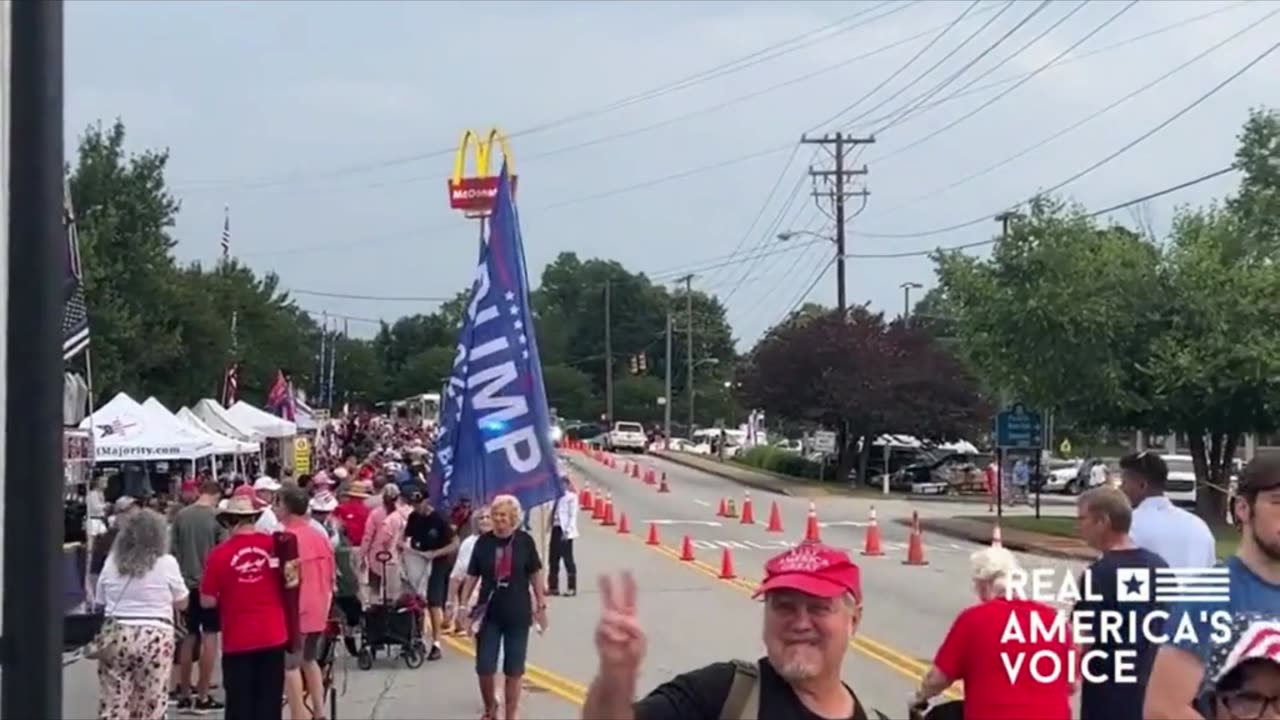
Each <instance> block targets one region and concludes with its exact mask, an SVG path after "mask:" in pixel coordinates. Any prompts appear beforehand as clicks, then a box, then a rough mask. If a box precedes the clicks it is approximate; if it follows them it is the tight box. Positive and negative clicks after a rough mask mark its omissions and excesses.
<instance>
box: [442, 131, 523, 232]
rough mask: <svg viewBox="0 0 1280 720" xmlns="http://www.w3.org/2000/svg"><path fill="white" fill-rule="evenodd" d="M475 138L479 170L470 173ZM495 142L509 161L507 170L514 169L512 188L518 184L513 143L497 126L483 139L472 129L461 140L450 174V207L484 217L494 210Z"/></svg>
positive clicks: (495, 182) (495, 178)
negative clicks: (492, 156)
mask: <svg viewBox="0 0 1280 720" xmlns="http://www.w3.org/2000/svg"><path fill="white" fill-rule="evenodd" d="M472 141H474V142H475V147H476V167H475V174H474V175H471V176H468V175H467V174H466V166H467V148H468V147H469V146H470V145H471V144H472ZM494 145H497V146H498V147H499V149H501V150H502V156H503V158H504V159H505V160H506V161H507V171H508V172H510V173H511V190H512V191H513V192H514V191H515V188H516V175H515V163H514V161H513V160H512V159H511V146H510V145H508V144H507V137H506V136H505V135H503V134H502V132H501V131H500V130H498V129H497V128H493V129H491V130H489V136H488V137H487V138H485V139H483V140H482V139H481V138H480V135H479V134H478V133H476V132H474V131H472V130H468V131H466V132H464V133H463V134H462V141H461V142H460V143H458V154H457V155H456V156H454V159H453V176H452V177H450V178H449V207H451V208H453V209H454V210H461V211H463V212H464V213H466V214H467V215H468V216H469V217H481V216H484V215H488V214H489V213H490V212H492V211H493V202H494V198H496V197H497V195H498V177H497V176H496V175H491V174H490V168H489V156H490V154H491V153H492V152H493V148H494Z"/></svg>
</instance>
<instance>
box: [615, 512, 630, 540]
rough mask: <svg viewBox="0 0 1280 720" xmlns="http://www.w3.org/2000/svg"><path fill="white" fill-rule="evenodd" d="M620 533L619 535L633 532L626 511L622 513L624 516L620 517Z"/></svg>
mask: <svg viewBox="0 0 1280 720" xmlns="http://www.w3.org/2000/svg"><path fill="white" fill-rule="evenodd" d="M618 534H619V535H630V534H631V523H630V522H627V514H626V513H622V517H621V518H619V519H618Z"/></svg>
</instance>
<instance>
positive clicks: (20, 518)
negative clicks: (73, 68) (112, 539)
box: [0, 0, 97, 718]
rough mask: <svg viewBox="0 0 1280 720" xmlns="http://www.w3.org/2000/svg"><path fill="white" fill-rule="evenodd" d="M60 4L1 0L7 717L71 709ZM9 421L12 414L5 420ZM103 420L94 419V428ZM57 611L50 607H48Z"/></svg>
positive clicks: (1, 706) (0, 347)
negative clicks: (66, 619) (66, 670)
mask: <svg viewBox="0 0 1280 720" xmlns="http://www.w3.org/2000/svg"><path fill="white" fill-rule="evenodd" d="M63 7H64V4H63V3H60V2H8V0H5V1H4V2H0V93H2V94H3V96H0V143H3V144H4V145H5V147H4V149H3V150H0V175H2V176H3V177H0V193H4V194H5V198H4V200H3V201H0V212H2V213H3V216H2V217H0V222H3V223H5V229H4V230H0V242H3V246H0V253H3V259H2V260H0V273H2V274H0V278H3V282H4V285H5V298H4V300H0V314H3V316H4V318H3V320H0V331H2V332H3V333H4V335H5V338H4V340H3V341H2V342H0V368H2V369H3V370H2V371H3V373H4V375H3V378H4V379H3V380H2V381H0V382H3V383H4V387H5V389H6V393H5V397H4V398H0V402H2V403H3V405H4V410H3V411H0V422H3V427H4V441H3V446H2V447H0V498H2V502H0V518H2V522H0V538H2V540H3V542H2V544H0V560H2V561H3V564H2V566H0V577H3V585H2V586H0V587H3V591H2V593H0V594H2V595H3V597H0V606H2V608H0V620H2V623H3V627H2V628H0V645H3V657H0V662H2V663H3V674H4V687H3V688H2V689H0V690H2V692H0V717H7V718H55V717H64V715H63V712H62V668H63V665H62V658H63V655H62V650H63V648H62V641H63V623H62V613H61V612H58V611H57V609H59V608H61V607H62V606H63V601H64V599H65V597H66V595H65V592H66V590H67V587H66V586H65V582H66V577H67V576H66V575H65V574H64V572H65V567H64V564H63V563H64V562H65V560H64V557H65V556H64V552H65V551H64V550H63V546H62V540H63V523H64V521H65V518H64V513H63V497H62V494H63V488H62V487H61V485H62V483H61V482H59V480H60V479H61V478H62V472H63V469H62V453H63V445H62V425H63V422H64V417H63V414H62V413H63V411H62V403H63V389H64V388H63V375H62V372H63V368H64V365H63V357H62V340H63V338H62V328H61V323H60V322H59V321H60V319H61V318H62V317H63V310H64V307H63V301H64V296H63V292H64V287H65V286H64V284H63V283H64V280H65V278H66V272H67V262H68V255H67V251H68V244H67V231H68V228H67V226H65V225H64V224H63V220H64V218H65V205H64V201H63V187H64V186H63V182H64V176H63V172H64V170H63V168H64V165H63V155H62V153H63V135H62V128H63V22H62V18H63ZM6 419H7V420H11V421H12V422H7V421H5V420H6ZM93 430H94V431H96V430H97V429H96V428H93ZM51 610H52V612H51Z"/></svg>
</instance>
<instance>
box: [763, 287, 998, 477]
mask: <svg viewBox="0 0 1280 720" xmlns="http://www.w3.org/2000/svg"><path fill="white" fill-rule="evenodd" d="M739 382H741V384H742V387H741V394H742V397H743V399H744V400H745V401H746V402H747V403H748V404H750V406H752V407H760V408H764V410H765V411H767V412H768V413H769V414H770V415H771V416H774V417H781V418H785V419H789V420H793V421H802V422H806V423H811V424H820V425H823V426H826V427H832V428H838V427H841V426H846V427H848V428H849V431H850V432H849V435H848V436H849V440H850V442H849V448H850V449H852V448H853V447H855V446H856V445H857V444H859V443H858V442H857V441H858V440H862V442H861V443H860V445H861V447H862V449H863V453H862V456H861V458H860V475H863V476H865V472H866V465H865V463H866V456H867V453H868V452H869V450H870V447H871V441H872V440H873V439H874V438H876V437H878V436H879V435H881V434H885V433H904V432H909V433H914V434H916V435H919V436H921V437H924V438H931V439H935V440H946V439H951V438H955V437H960V436H964V435H966V434H968V433H971V432H973V431H974V430H976V429H977V428H980V427H982V426H983V424H984V421H985V420H987V419H989V417H990V416H989V410H988V408H987V406H986V404H985V403H984V402H983V401H982V399H981V398H980V397H979V396H978V394H977V392H976V385H975V383H974V381H973V379H972V378H971V377H970V376H969V374H968V372H967V371H966V370H965V369H964V367H963V366H962V365H961V364H960V363H959V362H958V361H957V360H956V359H955V358H954V357H952V356H951V355H950V354H949V353H947V352H945V351H944V350H942V349H940V348H939V347H938V346H937V345H936V343H935V342H934V340H933V339H932V338H931V337H930V336H929V335H928V334H927V333H924V332H921V331H920V330H918V329H915V328H913V327H910V326H904V325H902V324H901V323H898V324H895V325H886V323H885V321H884V316H883V315H880V314H873V313H871V312H870V311H868V310H866V309H865V308H861V307H858V308H853V309H852V310H850V311H849V312H848V313H847V314H846V315H845V316H842V315H841V314H840V313H839V312H838V311H828V312H826V313H823V314H813V313H811V314H806V315H793V316H792V317H791V318H789V319H788V320H787V321H785V322H783V323H782V324H780V325H778V326H776V327H774V328H772V329H770V331H769V332H768V333H766V335H765V337H764V338H763V339H761V340H760V342H759V343H758V344H757V345H756V347H755V348H754V349H753V350H752V352H751V354H750V356H749V357H748V358H747V361H746V363H745V365H744V367H743V370H742V372H741V374H740V376H739ZM855 457H857V454H856V453H853V452H846V453H844V458H845V464H844V465H845V466H844V467H842V468H841V470H840V474H839V477H847V476H848V471H849V469H850V467H851V466H852V462H853V459H854V458H855Z"/></svg>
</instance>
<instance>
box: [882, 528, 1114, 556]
mask: <svg viewBox="0 0 1280 720" xmlns="http://www.w3.org/2000/svg"><path fill="white" fill-rule="evenodd" d="M894 522H896V523H897V524H899V525H904V526H910V525H911V521H910V520H907V519H905V518H897V519H895V520H894ZM920 527H921V528H922V529H923V530H927V531H929V532H931V533H933V534H935V535H941V536H943V537H949V538H952V539H954V540H965V541H968V542H971V543H975V544H978V545H987V544H989V543H990V542H991V537H990V535H989V534H988V535H987V536H986V537H974V534H973V533H969V532H965V531H963V530H957V529H954V528H949V527H946V526H945V525H944V526H938V525H935V524H933V523H931V522H929V521H928V520H926V519H922V520H921V521H920ZM1001 545H1003V546H1004V547H1006V548H1008V549H1010V550H1015V551H1017V552H1023V553H1028V554H1031V555H1039V556H1041V557H1050V558H1058V559H1061V560H1080V561H1082V562H1093V561H1094V560H1097V559H1098V557H1097V555H1085V554H1084V553H1083V551H1081V552H1078V553H1077V552H1067V551H1065V550H1057V549H1054V548H1051V547H1047V546H1044V545H1040V544H1038V543H1035V542H1030V543H1028V542H1022V541H1018V540H1017V539H1016V538H1013V539H1011V538H1008V537H1005V538H1003V539H1002V540H1001Z"/></svg>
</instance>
